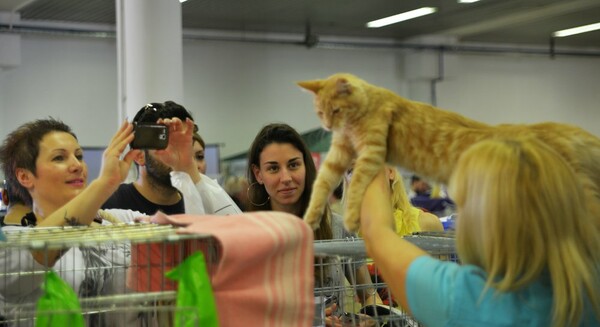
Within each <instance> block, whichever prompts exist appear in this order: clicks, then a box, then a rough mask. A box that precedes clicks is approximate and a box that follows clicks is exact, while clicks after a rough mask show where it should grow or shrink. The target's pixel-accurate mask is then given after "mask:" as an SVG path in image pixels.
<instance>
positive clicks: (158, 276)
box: [0, 224, 220, 327]
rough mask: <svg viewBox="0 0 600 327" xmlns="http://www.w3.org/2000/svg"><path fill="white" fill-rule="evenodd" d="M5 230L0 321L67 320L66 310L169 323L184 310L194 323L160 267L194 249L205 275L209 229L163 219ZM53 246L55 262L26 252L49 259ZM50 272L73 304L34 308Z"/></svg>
mask: <svg viewBox="0 0 600 327" xmlns="http://www.w3.org/2000/svg"><path fill="white" fill-rule="evenodd" d="M4 234H5V238H6V241H5V242H0V262H2V264H3V266H1V267H0V289H1V291H2V296H3V297H2V298H1V299H0V301H1V302H0V315H1V318H0V326H2V327H4V326H7V327H8V326H33V325H36V326H40V322H41V321H44V322H45V323H48V325H51V326H56V325H57V324H56V322H57V321H61V322H64V325H65V326H74V325H76V324H75V321H70V320H69V319H71V318H70V317H72V316H73V313H80V314H81V315H82V316H83V319H84V325H85V326H170V325H174V324H175V319H176V317H183V316H184V315H179V314H178V313H184V312H185V324H186V326H197V325H199V324H198V320H199V319H198V315H197V312H195V311H194V310H192V308H186V307H181V306H178V305H176V283H175V282H174V281H172V280H169V279H167V278H166V277H165V273H166V272H168V271H170V270H172V269H173V268H175V267H176V266H178V265H179V264H180V263H181V262H182V261H183V260H184V259H185V258H187V257H188V256H189V255H190V254H192V253H195V252H197V251H201V252H202V253H203V255H204V258H205V262H206V267H207V273H208V276H209V278H210V277H211V276H212V271H213V267H214V266H215V265H216V263H217V260H218V254H219V251H220V249H219V246H220V245H219V243H218V242H217V241H215V240H214V238H212V237H211V236H209V235H202V234H181V235H180V234H177V233H176V228H174V227H172V226H170V225H155V224H134V225H125V224H124V225H112V226H95V227H60V228H29V229H16V230H10V229H8V230H6V229H5V230H4ZM56 251H59V253H60V255H61V256H60V259H58V261H56V263H55V264H54V265H52V264H49V265H44V264H40V263H39V262H37V261H35V260H33V259H32V257H33V256H32V254H34V253H35V254H38V256H37V257H38V258H42V261H44V259H45V261H46V262H48V261H49V260H50V258H51V257H52V254H53V253H56ZM50 267H51V268H50ZM50 271H54V272H55V273H56V274H57V275H58V276H59V277H60V278H61V279H62V280H63V281H64V282H65V283H66V284H68V285H69V286H71V287H72V289H73V291H74V292H75V295H76V297H77V300H78V302H79V306H80V309H75V310H74V309H72V308H67V309H64V308H60V307H58V308H55V307H50V308H47V309H45V310H40V307H39V306H38V305H39V301H40V298H42V297H44V296H46V295H47V294H48V291H49V290H48V289H49V287H46V284H45V282H44V280H45V278H46V276H47V274H48V273H49V272H50ZM45 287H46V292H45V290H44V288H45ZM59 319H61V320H59ZM53 320H54V324H53V323H52V322H53Z"/></svg>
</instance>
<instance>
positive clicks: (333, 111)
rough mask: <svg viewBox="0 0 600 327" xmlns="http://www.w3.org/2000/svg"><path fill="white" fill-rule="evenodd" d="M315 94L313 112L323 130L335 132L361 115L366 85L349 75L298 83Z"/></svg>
mask: <svg viewBox="0 0 600 327" xmlns="http://www.w3.org/2000/svg"><path fill="white" fill-rule="evenodd" d="M298 85H299V86H300V87H302V88H304V89H306V90H309V91H311V92H312V93H314V94H315V111H316V112H317V116H319V120H321V124H322V125H323V128H324V129H326V130H328V131H330V130H331V131H336V130H338V129H339V128H341V127H342V126H344V124H345V123H346V122H347V121H349V120H351V119H353V118H354V117H357V116H358V115H361V114H362V113H363V112H362V110H360V109H361V108H364V107H365V105H366V101H367V96H366V94H365V85H366V83H365V82H364V81H363V80H361V79H359V78H358V77H356V76H354V75H351V74H335V75H332V76H330V77H328V78H326V79H320V80H311V81H303V82H298Z"/></svg>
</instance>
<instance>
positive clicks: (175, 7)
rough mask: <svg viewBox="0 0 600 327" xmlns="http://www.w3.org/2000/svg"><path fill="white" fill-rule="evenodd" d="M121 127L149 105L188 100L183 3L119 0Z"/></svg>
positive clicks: (118, 65)
mask: <svg viewBox="0 0 600 327" xmlns="http://www.w3.org/2000/svg"><path fill="white" fill-rule="evenodd" d="M116 7H117V8H116V12H117V55H118V58H117V67H118V97H119V99H118V109H119V124H120V123H121V122H123V121H124V120H125V119H129V120H131V119H132V118H133V116H135V114H136V112H137V111H138V110H139V109H140V108H141V107H143V106H144V105H145V104H146V103H148V102H163V101H166V100H173V101H175V102H178V103H182V102H183V50H182V46H183V45H182V26H181V4H180V3H179V1H177V0H117V1H116Z"/></svg>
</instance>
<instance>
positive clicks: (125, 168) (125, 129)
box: [98, 122, 140, 188]
mask: <svg viewBox="0 0 600 327" xmlns="http://www.w3.org/2000/svg"><path fill="white" fill-rule="evenodd" d="M131 141H133V125H132V124H131V123H129V122H124V123H123V124H122V125H121V127H120V128H119V130H118V131H117V132H116V133H115V134H114V135H113V137H112V139H111V140H110V142H109V144H108V146H107V147H106V149H105V150H104V154H103V155H102V167H101V168H100V175H99V177H98V179H99V180H102V181H103V182H105V183H106V184H107V186H109V187H113V188H116V187H118V186H119V184H121V183H122V182H123V181H124V180H125V178H126V177H127V174H128V173H129V167H131V163H132V162H133V158H134V157H135V155H137V154H138V153H139V151H140V150H130V151H128V152H127V153H126V154H125V156H123V158H122V159H121V155H122V154H123V152H124V151H125V149H126V148H127V145H128V144H129V143H131Z"/></svg>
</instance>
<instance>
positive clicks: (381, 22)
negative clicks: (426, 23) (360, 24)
mask: <svg viewBox="0 0 600 327" xmlns="http://www.w3.org/2000/svg"><path fill="white" fill-rule="evenodd" d="M436 11H437V8H434V7H423V8H419V9H415V10H411V11H407V12H403V13H401V14H398V15H394V16H390V17H385V18H381V19H378V20H374V21H372V22H368V23H367V27H369V28H378V27H382V26H387V25H390V24H396V23H399V22H402V21H405V20H409V19H413V18H417V17H421V16H425V15H429V14H433V13H434V12H436Z"/></svg>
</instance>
